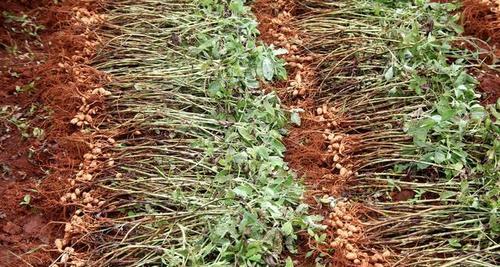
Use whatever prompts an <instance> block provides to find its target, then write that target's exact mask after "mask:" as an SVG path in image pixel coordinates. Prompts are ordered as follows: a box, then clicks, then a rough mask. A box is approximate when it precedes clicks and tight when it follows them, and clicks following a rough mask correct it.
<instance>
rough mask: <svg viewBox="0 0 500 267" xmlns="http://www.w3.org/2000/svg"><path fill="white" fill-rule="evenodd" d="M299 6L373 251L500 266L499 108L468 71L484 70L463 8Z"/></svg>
mask: <svg viewBox="0 0 500 267" xmlns="http://www.w3.org/2000/svg"><path fill="white" fill-rule="evenodd" d="M297 4H298V5H300V6H301V9H302V10H304V11H305V12H303V14H302V15H299V16H298V17H297V19H296V21H295V22H294V26H295V27H296V28H298V29H300V31H301V32H302V34H304V36H305V38H304V40H306V41H305V42H304V47H303V48H304V49H305V50H306V51H309V52H311V53H314V54H316V55H317V58H320V60H319V63H318V73H319V75H320V77H319V80H320V88H319V90H320V93H321V97H320V102H321V103H326V104H327V105H328V106H332V107H334V108H335V109H334V110H338V111H339V112H337V113H336V114H335V117H334V118H333V119H331V120H332V121H334V122H335V123H334V124H333V125H337V126H334V127H332V128H331V132H333V133H335V134H336V135H344V136H348V137H349V140H354V141H353V142H350V143H349V145H348V146H347V147H346V149H345V152H344V154H345V155H346V156H345V157H344V158H345V162H341V163H342V165H343V166H347V165H348V166H351V167H352V169H353V172H354V173H355V175H356V176H355V179H353V184H352V186H351V187H350V188H349V190H348V191H349V193H348V195H349V198H351V199H356V200H357V201H359V202H361V203H363V204H364V205H365V206H366V207H369V210H370V211H371V212H367V216H366V217H365V218H364V229H365V231H366V237H367V238H366V240H367V248H368V247H370V246H371V247H379V248H380V247H383V248H389V249H390V250H392V251H394V252H396V254H397V255H398V256H397V259H396V260H395V262H394V264H395V265H394V266H403V265H405V266H497V264H498V262H499V260H500V244H499V242H498V240H499V239H498V238H499V236H500V223H499V217H500V216H499V215H500V211H499V207H500V203H499V201H500V198H499V196H500V186H499V185H500V181H499V178H500V121H499V119H500V117H499V111H500V102H497V103H496V105H495V104H493V105H487V106H484V105H481V103H480V100H481V94H479V93H478V92H477V90H476V86H477V85H478V81H477V80H476V79H475V78H474V77H473V76H471V75H470V74H469V73H470V70H472V69H474V68H480V67H484V66H485V64H486V63H484V62H482V61H481V57H480V53H481V52H480V50H479V49H478V51H475V49H474V42H472V40H471V39H468V38H465V37H460V33H461V28H460V26H459V25H458V16H459V15H458V14H457V15H453V14H455V13H454V12H455V11H456V10H457V6H456V5H455V4H449V3H448V4H439V3H430V2H429V1H425V0H416V1H382V0H362V1H352V0H341V1H324V0H306V1H301V2H300V3H297ZM476 42H477V41H476ZM464 44H466V45H464ZM464 46H468V47H472V49H471V50H466V49H461V48H460V47H464ZM489 67H490V68H498V66H497V65H493V66H489ZM499 101H500V100H499ZM329 122H330V121H329ZM402 193H407V194H408V193H409V197H404V198H398V197H396V196H400V195H402ZM332 250H334V248H332ZM366 266H368V265H366Z"/></svg>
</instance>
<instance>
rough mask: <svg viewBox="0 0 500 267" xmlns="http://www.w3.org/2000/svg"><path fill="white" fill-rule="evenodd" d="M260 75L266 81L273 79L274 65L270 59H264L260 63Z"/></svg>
mask: <svg viewBox="0 0 500 267" xmlns="http://www.w3.org/2000/svg"><path fill="white" fill-rule="evenodd" d="M262 73H263V75H264V78H265V79H266V80H268V81H270V80H272V79H273V76H274V65H273V62H272V60H271V59H270V58H268V57H266V58H264V60H263V61H262Z"/></svg>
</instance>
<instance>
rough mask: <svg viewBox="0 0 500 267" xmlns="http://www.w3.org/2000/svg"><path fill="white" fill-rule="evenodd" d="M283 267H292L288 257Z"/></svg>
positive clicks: (290, 259) (291, 261)
mask: <svg viewBox="0 0 500 267" xmlns="http://www.w3.org/2000/svg"><path fill="white" fill-rule="evenodd" d="M285 267H293V260H292V258H290V257H287V258H286V260H285Z"/></svg>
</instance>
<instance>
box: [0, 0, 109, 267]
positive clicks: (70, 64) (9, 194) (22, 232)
mask: <svg viewBox="0 0 500 267" xmlns="http://www.w3.org/2000/svg"><path fill="white" fill-rule="evenodd" d="M56 2H58V1H53V0H35V1H31V0H30V1H22V0H17V1H16V0H7V1H5V0H4V1H1V2H0V23H1V25H2V27H1V28H0V84H1V85H2V86H1V87H0V201H1V203H2V204H1V205H0V266H2V267H3V266H48V265H49V264H50V263H51V262H52V260H53V259H54V257H56V256H57V250H55V249H53V247H54V245H53V244H54V240H55V239H56V238H57V237H58V236H60V235H61V233H62V232H63V231H62V230H63V229H61V227H64V226H63V224H60V223H51V222H53V221H59V222H61V221H62V222H64V221H66V219H67V213H66V211H65V209H64V208H63V207H62V206H61V205H60V204H59V201H58V200H59V198H60V196H61V195H62V194H63V193H65V192H66V191H68V190H69V189H70V188H71V185H70V184H69V183H68V182H67V179H65V178H64V177H65V176H66V175H68V174H70V173H72V170H73V168H74V167H76V166H77V165H78V163H79V162H80V159H81V155H82V154H83V151H82V150H83V147H85V146H83V145H82V144H79V143H78V142H77V141H76V140H79V139H80V140H81V139H82V138H81V134H80V133H79V131H78V129H77V128H76V127H74V126H72V125H70V124H69V123H68V122H69V121H70V120H71V118H72V117H73V116H74V114H75V113H76V111H77V109H78V107H79V106H80V105H81V100H80V96H79V92H81V91H84V90H87V89H88V88H89V87H91V86H93V85H100V84H102V83H103V82H104V77H103V76H102V75H100V74H99V73H98V72H96V71H95V70H93V69H91V68H90V67H87V66H86V65H87V64H88V62H87V60H88V59H87V56H88V55H87V54H88V53H86V51H88V50H86V49H89V48H88V43H87V44H86V43H85V41H87V40H92V39H93V38H94V36H93V35H92V34H91V33H89V32H88V31H87V32H86V27H84V26H83V25H82V26H80V27H78V25H75V21H74V19H73V15H72V14H74V13H75V10H76V9H74V8H77V7H78V8H84V9H86V10H95V9H96V8H98V5H96V4H95V2H96V1H76V0H72V1H59V2H63V3H59V4H56ZM24 15H25V16H24ZM42 26H43V27H42ZM82 74H84V75H82ZM26 198H30V199H29V201H25V204H20V203H21V202H22V201H23V200H27V199H26Z"/></svg>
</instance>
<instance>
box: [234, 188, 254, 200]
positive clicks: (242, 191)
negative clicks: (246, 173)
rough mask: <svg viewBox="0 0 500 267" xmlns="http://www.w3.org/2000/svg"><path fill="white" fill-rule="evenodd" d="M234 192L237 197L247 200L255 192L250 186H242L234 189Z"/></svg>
mask: <svg viewBox="0 0 500 267" xmlns="http://www.w3.org/2000/svg"><path fill="white" fill-rule="evenodd" d="M233 192H234V193H235V194H236V195H237V196H240V197H242V198H246V197H248V196H249V195H251V194H252V192H253V190H252V188H251V187H250V186H248V185H240V186H238V187H236V188H234V189H233Z"/></svg>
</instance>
